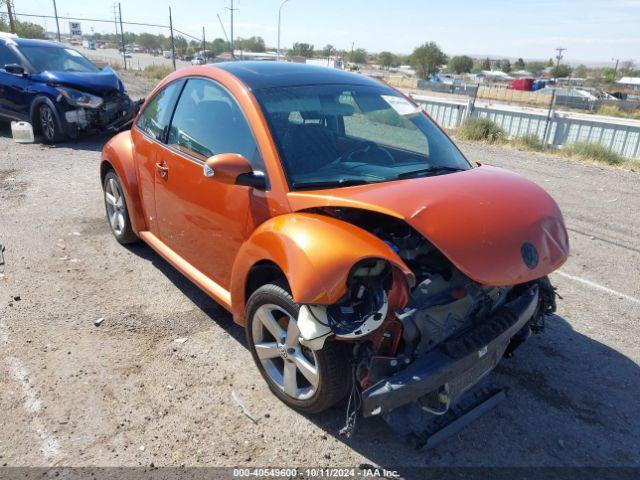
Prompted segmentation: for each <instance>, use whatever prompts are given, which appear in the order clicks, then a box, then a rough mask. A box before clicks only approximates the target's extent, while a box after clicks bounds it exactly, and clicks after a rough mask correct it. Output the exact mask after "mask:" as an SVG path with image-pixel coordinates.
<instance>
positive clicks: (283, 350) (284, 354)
mask: <svg viewBox="0 0 640 480" xmlns="http://www.w3.org/2000/svg"><path fill="white" fill-rule="evenodd" d="M278 350H280V356H281V357H282V358H283V359H285V360H286V358H287V347H285V346H284V345H278Z"/></svg>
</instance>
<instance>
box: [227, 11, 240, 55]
mask: <svg viewBox="0 0 640 480" xmlns="http://www.w3.org/2000/svg"><path fill="white" fill-rule="evenodd" d="M226 8H227V10H229V11H230V13H231V40H230V47H231V56H232V57H233V58H235V54H234V53H233V52H234V50H235V47H234V45H233V12H234V11H235V10H238V9H237V8H233V0H231V8H229V7H226Z"/></svg>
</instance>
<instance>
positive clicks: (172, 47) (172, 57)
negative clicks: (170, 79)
mask: <svg viewBox="0 0 640 480" xmlns="http://www.w3.org/2000/svg"><path fill="white" fill-rule="evenodd" d="M169 32H170V33H171V59H172V60H173V69H174V70H175V69H176V42H175V40H174V39H173V19H172V18H171V7H169Z"/></svg>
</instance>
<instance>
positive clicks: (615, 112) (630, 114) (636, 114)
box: [596, 105, 640, 120]
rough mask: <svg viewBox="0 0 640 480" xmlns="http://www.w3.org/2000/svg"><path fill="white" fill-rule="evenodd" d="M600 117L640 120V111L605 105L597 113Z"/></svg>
mask: <svg viewBox="0 0 640 480" xmlns="http://www.w3.org/2000/svg"><path fill="white" fill-rule="evenodd" d="M596 113H597V114H598V115H607V116H609V117H622V118H633V119H636V120H640V109H637V108H636V109H635V110H629V111H626V110H622V109H621V108H618V107H616V106H614V105H603V106H601V107H600V108H598V110H597V111H596Z"/></svg>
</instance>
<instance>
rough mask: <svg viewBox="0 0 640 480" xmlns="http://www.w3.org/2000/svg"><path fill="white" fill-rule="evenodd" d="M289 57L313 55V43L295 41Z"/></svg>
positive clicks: (309, 56) (288, 54)
mask: <svg viewBox="0 0 640 480" xmlns="http://www.w3.org/2000/svg"><path fill="white" fill-rule="evenodd" d="M287 57H304V58H312V57H313V45H311V44H309V43H298V42H296V43H294V44H293V47H291V49H290V50H289V51H288V52H287Z"/></svg>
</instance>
